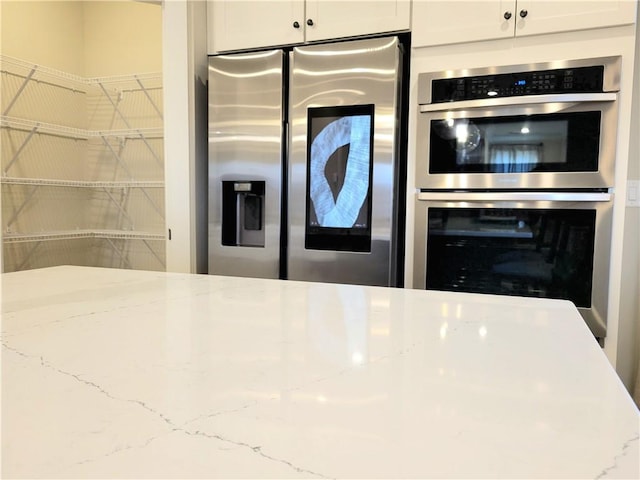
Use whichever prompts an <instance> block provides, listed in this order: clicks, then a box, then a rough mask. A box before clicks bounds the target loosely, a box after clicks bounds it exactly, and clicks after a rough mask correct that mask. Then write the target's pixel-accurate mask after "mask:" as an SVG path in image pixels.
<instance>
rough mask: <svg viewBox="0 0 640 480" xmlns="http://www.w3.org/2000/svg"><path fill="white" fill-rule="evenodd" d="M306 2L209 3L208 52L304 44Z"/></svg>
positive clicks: (219, 0) (214, 0) (222, 0)
mask: <svg viewBox="0 0 640 480" xmlns="http://www.w3.org/2000/svg"><path fill="white" fill-rule="evenodd" d="M305 20H306V19H305V16H304V1H303V0H290V1H277V2H272V1H260V0H256V1H238V0H208V2H207V25H208V28H207V30H208V32H207V39H208V53H216V52H224V51H229V50H244V49H249V48H258V47H269V46H275V45H287V44H291V43H300V42H303V41H304V25H305V23H304V22H305Z"/></svg>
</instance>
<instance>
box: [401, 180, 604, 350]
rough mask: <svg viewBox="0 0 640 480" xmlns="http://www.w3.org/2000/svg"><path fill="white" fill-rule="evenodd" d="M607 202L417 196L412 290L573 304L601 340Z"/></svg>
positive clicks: (524, 195) (592, 195) (600, 198)
mask: <svg viewBox="0 0 640 480" xmlns="http://www.w3.org/2000/svg"><path fill="white" fill-rule="evenodd" d="M611 217H612V202H611V195H610V194H609V193H600V192H587V193H585V192H579V193H577V192H517V193H516V192H509V193H503V192H500V193H485V192H482V193H472V192H441V193H440V192H421V193H419V194H418V196H417V201H416V218H415V239H414V274H413V285H414V288H420V289H427V290H444V291H456V292H471V293H487V294H498V295H515V296H525V297H541V298H556V299H565V300H570V301H572V302H573V303H574V304H575V305H576V307H578V310H579V311H580V313H581V314H582V316H583V317H584V319H585V321H586V323H587V324H588V325H589V327H590V328H591V330H592V332H593V334H594V335H595V336H596V337H598V338H604V337H605V335H606V324H607V321H606V313H607V299H608V287H609V252H610V243H611V240H610V236H611Z"/></svg>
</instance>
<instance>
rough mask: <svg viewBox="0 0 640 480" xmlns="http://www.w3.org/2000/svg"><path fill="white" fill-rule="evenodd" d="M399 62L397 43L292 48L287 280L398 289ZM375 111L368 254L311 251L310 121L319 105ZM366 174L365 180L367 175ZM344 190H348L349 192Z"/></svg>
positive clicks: (391, 40) (377, 41)
mask: <svg viewBox="0 0 640 480" xmlns="http://www.w3.org/2000/svg"><path fill="white" fill-rule="evenodd" d="M399 64H400V49H399V46H398V39H397V38H395V37H394V38H382V39H369V40H358V41H350V42H343V43H338V44H327V45H314V46H306V47H299V48H294V50H293V52H292V54H291V61H290V72H291V86H290V127H289V128H290V156H289V162H290V163H289V209H288V216H289V241H288V262H287V263H288V278H290V279H294V280H315V281H326V282H341V283H355V284H368V285H392V284H393V280H392V275H393V270H394V269H395V268H396V266H395V265H394V264H393V263H394V258H395V252H394V249H395V248H396V246H395V245H394V244H393V242H392V225H393V221H394V220H393V217H394V215H393V214H394V189H395V181H396V179H395V178H394V172H395V171H396V161H397V159H396V148H397V145H396V142H395V138H396V135H395V134H396V118H397V107H398V103H397V102H398V96H399V90H398V89H399ZM370 105H374V111H373V119H374V120H373V122H374V125H373V128H374V130H373V136H372V138H373V150H372V151H373V168H372V171H371V177H370V178H369V180H370V185H371V191H370V200H371V204H370V212H369V213H370V225H369V227H370V233H371V239H370V240H371V242H370V248H369V247H366V248H364V250H367V249H368V248H369V250H370V251H338V247H336V249H329V248H326V249H318V248H315V247H312V248H307V247H306V246H305V236H306V233H307V232H308V224H307V220H308V218H307V215H308V210H307V207H308V206H309V205H310V204H309V202H311V201H312V199H311V198H310V197H309V196H308V195H307V190H306V187H307V181H308V177H307V175H308V171H307V160H308V157H307V153H308V149H309V148H310V147H311V145H309V139H308V133H309V132H310V130H309V128H310V127H309V124H308V116H309V115H311V113H310V112H315V111H317V110H314V109H319V108H321V107H345V108H348V107H349V106H362V107H363V108H364V107H365V106H370ZM358 108H360V107H358ZM309 109H312V110H309ZM352 148H353V147H352ZM362 175H364V176H366V172H362ZM346 182H347V180H345V183H346ZM343 190H345V191H346V189H345V188H344V187H343ZM341 192H342V191H341ZM337 201H339V200H336V202H337ZM329 243H330V242H329ZM307 246H309V242H307Z"/></svg>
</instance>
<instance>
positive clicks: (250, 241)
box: [222, 181, 265, 247]
mask: <svg viewBox="0 0 640 480" xmlns="http://www.w3.org/2000/svg"><path fill="white" fill-rule="evenodd" d="M264 183H265V182H264V181H223V182H222V244H223V245H227V246H238V247H264V192H265V185H264Z"/></svg>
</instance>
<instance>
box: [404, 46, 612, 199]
mask: <svg viewBox="0 0 640 480" xmlns="http://www.w3.org/2000/svg"><path fill="white" fill-rule="evenodd" d="M579 72H583V73H579ZM574 75H575V78H574ZM579 75H580V76H579ZM509 79H512V83H510V84H509ZM418 85H419V87H418V98H419V100H418V101H419V104H420V105H419V113H418V119H417V125H418V127H417V153H416V155H417V157H416V185H417V186H418V188H421V189H547V188H553V189H573V188H609V187H612V186H613V180H614V165H615V155H616V148H615V146H616V136H617V128H616V127H617V117H618V106H617V101H618V94H617V91H618V90H619V85H620V58H619V57H605V58H594V59H580V60H572V61H557V62H547V63H538V64H529V65H511V66H501V67H488V68H478V69H466V70H458V71H453V70H450V71H444V72H436V73H423V74H420V75H419V79H418ZM529 122H530V123H531V125H529ZM445 125H449V126H450V127H451V128H450V129H449V131H445V129H443V128H442V126H445ZM463 127H464V128H463ZM509 127H511V130H512V131H509V130H508V128H509ZM516 127H517V128H516ZM556 127H557V128H556ZM458 128H460V133H458ZM554 128H555V129H556V132H551V130H552V129H554ZM454 129H455V130H454ZM535 129H537V130H538V131H535ZM563 129H564V133H562V132H563ZM440 130H443V131H442V132H440ZM516 130H517V131H516ZM544 131H546V133H539V132H544ZM453 132H455V134H453ZM452 134H453V136H452ZM447 135H448V136H447ZM492 135H493V136H492ZM440 139H442V140H440ZM447 142H449V144H450V146H448V147H447V150H443V149H441V148H440V149H439V147H438V146H439V145H440V143H442V144H443V145H445V144H446V143H447ZM514 149H519V150H517V151H515V154H514ZM449 150H451V152H449ZM508 151H510V152H511V153H508ZM501 152H502V153H501ZM533 154H535V155H533ZM507 157H509V158H511V160H507ZM498 158H499V161H498V160H497V159H498ZM501 162H504V163H505V165H502V164H501ZM501 167H504V168H501Z"/></svg>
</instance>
